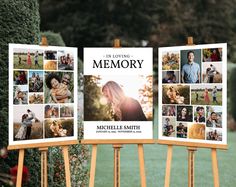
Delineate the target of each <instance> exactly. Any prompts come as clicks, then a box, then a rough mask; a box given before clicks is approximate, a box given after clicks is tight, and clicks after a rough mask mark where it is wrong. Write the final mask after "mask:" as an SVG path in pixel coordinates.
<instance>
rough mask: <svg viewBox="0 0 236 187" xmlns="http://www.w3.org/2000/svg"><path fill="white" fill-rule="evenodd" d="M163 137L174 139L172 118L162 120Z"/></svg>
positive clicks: (173, 121)
mask: <svg viewBox="0 0 236 187" xmlns="http://www.w3.org/2000/svg"><path fill="white" fill-rule="evenodd" d="M162 132H163V134H162V135H163V136H168V137H176V120H175V118H174V117H163V118H162Z"/></svg>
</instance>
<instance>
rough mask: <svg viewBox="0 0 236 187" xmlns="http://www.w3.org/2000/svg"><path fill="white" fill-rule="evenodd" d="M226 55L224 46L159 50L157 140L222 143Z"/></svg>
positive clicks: (210, 45)
mask: <svg viewBox="0 0 236 187" xmlns="http://www.w3.org/2000/svg"><path fill="white" fill-rule="evenodd" d="M226 53H227V51H226V44H213V45H212V44H209V45H199V46H194V47H190V46H188V47H186V46H185V47H184V46H182V47H167V48H161V49H159V65H162V68H160V71H159V80H161V81H162V82H161V84H160V85H159V88H160V92H161V94H160V95H161V96H160V98H159V103H161V104H160V105H159V111H161V112H159V118H160V121H161V127H160V128H159V137H160V138H163V139H171V140H180V141H195V142H196V141H199V142H207V143H216V144H217V143H219V144H220V143H225V142H223V140H225V141H226V121H225V122H224V123H222V121H223V120H225V119H226V116H225V115H226V113H225V112H223V111H224V110H225V108H226V106H225V104H226V103H225V102H224V101H223V100H224V99H223V95H224V94H225V93H226V89H227V88H226V80H225V79H226V78H225V76H224V80H223V74H226V68H224V67H226V64H225V63H227V62H226ZM223 55H224V56H225V58H224V57H223ZM223 66H224V67H223ZM223 93H224V94H223ZM224 136H225V137H224Z"/></svg>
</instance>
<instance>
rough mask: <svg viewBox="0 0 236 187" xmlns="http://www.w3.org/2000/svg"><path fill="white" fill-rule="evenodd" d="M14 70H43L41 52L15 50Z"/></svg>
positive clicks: (35, 50)
mask: <svg viewBox="0 0 236 187" xmlns="http://www.w3.org/2000/svg"><path fill="white" fill-rule="evenodd" d="M13 58H14V59H13V66H14V69H40V70H41V69H43V50H39V49H22V48H15V49H14V56H13Z"/></svg>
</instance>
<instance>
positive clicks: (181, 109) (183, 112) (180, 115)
mask: <svg viewBox="0 0 236 187" xmlns="http://www.w3.org/2000/svg"><path fill="white" fill-rule="evenodd" d="M192 112H193V109H192V106H177V121H189V122H192V121H193V113H192Z"/></svg>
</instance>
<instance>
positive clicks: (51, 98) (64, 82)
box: [44, 71, 74, 103]
mask: <svg viewBox="0 0 236 187" xmlns="http://www.w3.org/2000/svg"><path fill="white" fill-rule="evenodd" d="M44 76H45V84H44V97H45V103H73V102H74V94H73V93H74V84H73V83H74V77H73V72H52V71H50V72H45V73H44Z"/></svg>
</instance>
